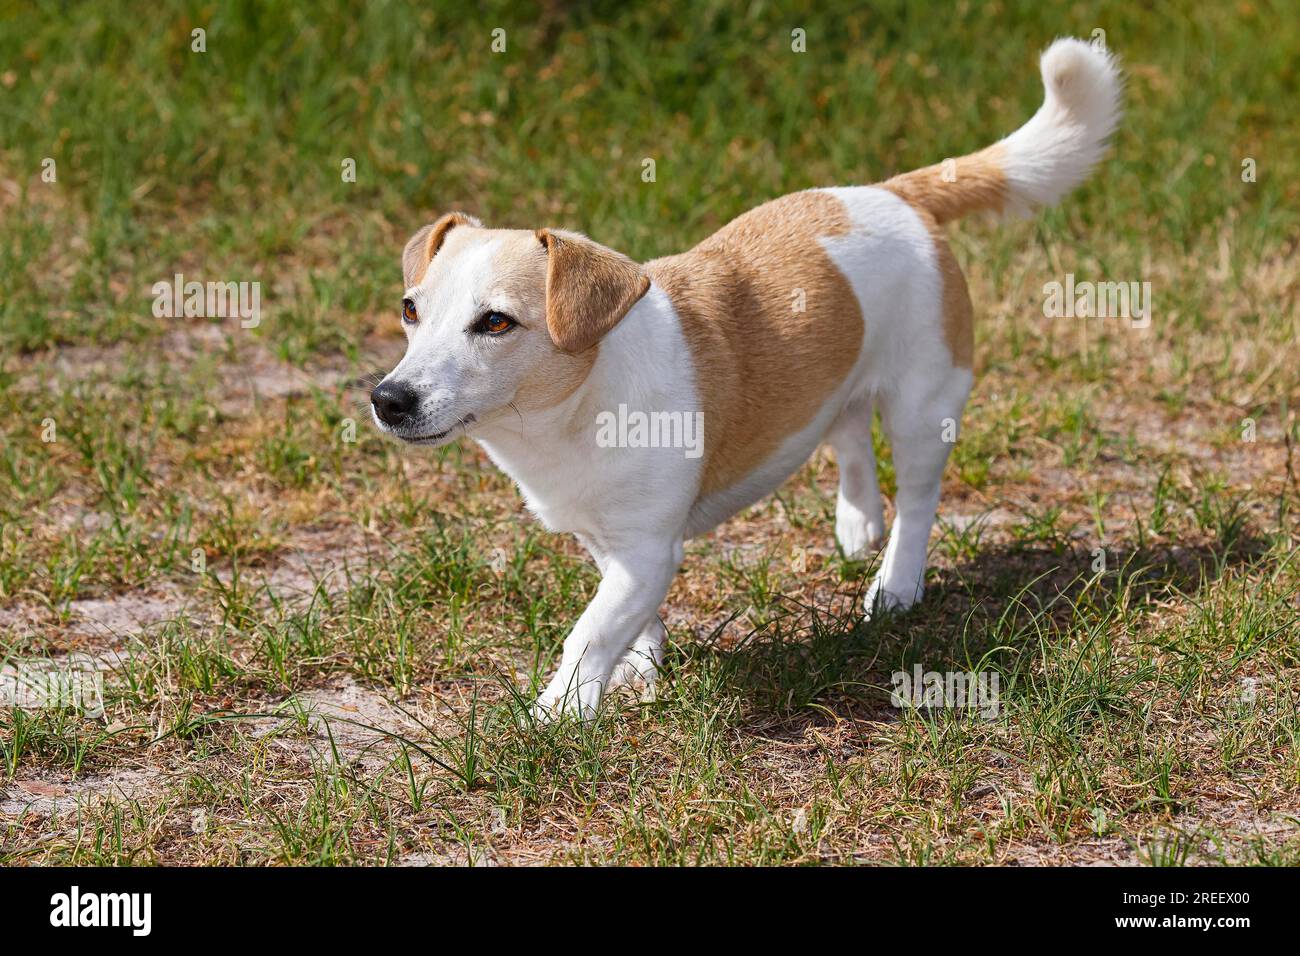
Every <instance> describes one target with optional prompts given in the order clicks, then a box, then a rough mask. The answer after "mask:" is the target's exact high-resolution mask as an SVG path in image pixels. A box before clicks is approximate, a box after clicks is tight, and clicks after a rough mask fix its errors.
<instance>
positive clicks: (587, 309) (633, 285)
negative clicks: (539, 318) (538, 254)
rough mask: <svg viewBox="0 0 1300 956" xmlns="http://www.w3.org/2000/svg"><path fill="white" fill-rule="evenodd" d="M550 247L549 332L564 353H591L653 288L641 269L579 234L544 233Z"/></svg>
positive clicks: (542, 239)
mask: <svg viewBox="0 0 1300 956" xmlns="http://www.w3.org/2000/svg"><path fill="white" fill-rule="evenodd" d="M537 239H538V241H539V242H541V244H542V245H543V246H545V247H546V255H547V260H548V261H547V263H546V328H547V330H548V331H549V332H550V333H551V341H553V342H554V343H555V344H556V346H557V347H558V348H559V349H560V350H561V351H564V352H582V351H585V350H586V349H589V348H591V347H592V346H593V345H595V344H596V343H597V342H599V341H600V340H601V338H603V337H604V335H605V334H606V333H607V332H608V331H609V330H610V329H612V328H613V327H614V326H616V325H618V323H619V320H620V319H622V318H623V316H625V315H627V312H628V310H629V309H630V308H632V306H634V305H636V303H637V300H638V299H640V298H641V296H643V295H645V294H646V290H647V289H649V288H650V279H649V277H648V276H646V274H645V273H644V272H642V271H641V267H640V266H638V265H637V264H636V263H635V262H633V261H632V260H631V259H629V258H628V257H627V256H625V255H623V254H622V253H621V252H615V251H614V250H613V249H608V248H606V247H605V246H602V245H600V244H599V243H596V242H592V241H591V240H590V239H588V238H587V237H586V236H584V235H582V234H580V233H576V232H563V231H561V230H558V229H539V230H537Z"/></svg>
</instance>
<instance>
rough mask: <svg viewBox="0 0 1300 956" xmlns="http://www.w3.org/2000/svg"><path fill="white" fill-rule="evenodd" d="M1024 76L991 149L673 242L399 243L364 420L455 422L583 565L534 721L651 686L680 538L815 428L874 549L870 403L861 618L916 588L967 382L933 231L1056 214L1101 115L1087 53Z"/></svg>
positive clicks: (1103, 127)
mask: <svg viewBox="0 0 1300 956" xmlns="http://www.w3.org/2000/svg"><path fill="white" fill-rule="evenodd" d="M1040 66H1041V72H1042V79H1043V85H1044V87H1045V98H1044V102H1043V105H1042V106H1041V108H1040V109H1039V110H1038V112H1037V113H1035V114H1034V116H1033V117H1032V118H1031V119H1030V120H1029V121H1028V122H1027V123H1026V124H1025V125H1024V126H1022V127H1020V128H1019V129H1018V130H1016V131H1015V132H1014V133H1012V134H1011V135H1009V136H1007V137H1006V138H1005V139H1003V140H1001V141H1000V142H998V143H995V144H994V145H992V146H989V147H988V148H986V149H983V150H980V151H979V152H976V153H972V154H970V155H967V156H962V157H960V158H957V159H949V160H945V161H943V162H942V163H939V164H937V165H934V166H929V167H926V168H923V169H918V170H915V171H913V172H909V173H905V174H902V175H898V176H895V177H894V178H892V179H889V180H886V181H884V182H881V183H879V184H877V185H874V186H850V187H842V188H825V189H810V190H806V191H804V192H798V193H792V194H790V195H787V196H784V197H781V198H779V199H775V200H772V201H770V202H767V203H765V204H763V205H761V206H758V207H757V208H755V209H752V210H750V211H749V212H747V213H745V214H743V215H741V216H740V217H739V218H737V219H735V220H733V221H732V222H731V223H729V224H728V225H726V226H724V227H723V228H722V229H720V230H719V231H718V232H716V233H714V234H713V235H712V236H710V237H709V238H707V239H705V240H704V241H703V242H701V243H700V244H699V245H698V246H696V247H695V248H693V249H691V250H690V251H688V252H684V253H681V254H679V255H672V256H668V257H665V258H662V259H656V260H654V261H652V262H647V263H645V264H638V263H637V262H634V261H633V260H632V259H630V258H629V257H627V256H626V255H623V254H622V253H619V252H616V251H614V250H613V249H610V248H607V247H605V246H602V245H600V244H599V243H597V242H595V241H593V240H591V239H589V238H587V237H586V236H584V235H581V234H579V233H576V232H568V231H564V230H561V229H552V228H544V229H539V230H536V231H534V230H531V229H491V228H485V227H484V226H483V225H482V224H481V223H480V222H479V221H478V220H477V219H475V218H473V217H472V216H469V215H465V214H463V213H459V212H452V213H448V214H446V215H444V216H442V217H441V218H440V219H438V220H437V221H436V222H433V223H431V224H429V225H426V226H425V227H424V228H422V229H420V230H419V231H418V232H417V233H416V234H415V235H414V236H413V237H412V238H411V240H410V241H409V242H408V243H407V245H406V248H405V250H404V252H403V254H402V270H403V274H404V278H405V284H406V293H405V296H404V297H403V299H402V326H403V328H404V330H405V332H406V338H407V348H406V353H405V355H404V357H403V358H402V360H401V361H400V363H399V364H398V365H397V367H396V368H394V369H393V371H392V372H390V373H389V374H388V375H387V376H386V377H384V379H383V380H382V381H381V382H380V384H379V385H378V386H377V387H376V388H375V389H374V391H373V392H372V394H371V402H372V412H373V417H374V420H375V422H376V424H377V425H378V427H379V429H380V430H381V431H383V432H386V433H388V434H390V435H393V436H396V437H397V438H400V439H401V440H403V441H405V442H407V443H409V444H413V445H427V446H430V447H435V446H439V445H443V444H446V443H448V442H452V441H455V440H456V439H458V438H459V437H460V436H461V435H468V436H469V437H471V438H472V439H474V440H475V441H477V442H478V443H479V444H480V445H481V446H482V447H483V448H484V449H485V450H486V451H487V454H488V455H489V456H490V457H491V459H492V461H493V462H494V463H495V464H496V465H497V466H498V467H499V468H501V469H502V470H503V471H505V472H506V473H507V474H509V475H510V476H511V477H512V478H513V479H514V480H515V482H516V483H517V485H518V487H519V489H520V491H521V492H522V495H523V497H524V499H525V501H526V503H527V506H528V508H529V509H530V510H531V512H532V513H533V514H534V515H535V516H536V517H537V518H538V519H539V520H540V521H541V522H542V523H543V524H544V525H545V526H546V527H547V528H548V529H550V530H551V531H555V532H570V533H572V534H574V535H576V536H577V538H578V539H579V541H580V542H581V543H582V544H583V546H584V547H585V548H586V549H587V551H589V552H590V554H591V556H592V558H593V559H594V560H595V562H596V565H597V566H598V568H599V570H600V574H601V581H600V585H599V587H598V588H597V591H596V594H595V596H594V597H593V598H592V600H591V603H590V604H589V605H588V606H587V608H586V609H585V610H584V611H583V613H582V615H581V616H580V617H579V619H578V621H577V623H576V624H575V625H574V627H573V629H572V631H571V632H570V633H569V635H568V637H567V638H566V639H565V641H564V646H563V651H562V654H561V657H560V662H559V666H558V668H557V669H556V671H555V673H554V676H553V677H552V678H551V680H550V682H549V684H548V685H547V687H546V688H545V690H544V691H543V692H542V693H541V695H540V697H539V698H538V699H537V702H536V704H535V705H534V706H535V708H536V710H537V712H538V713H539V714H542V715H547V716H548V717H549V716H555V715H558V714H561V713H576V714H579V715H582V716H583V717H589V716H591V715H592V714H594V713H595V712H596V708H597V705H598V704H599V703H600V700H601V698H602V695H603V694H605V693H606V692H608V691H609V690H612V689H613V688H615V687H618V686H623V685H634V686H636V687H637V688H639V689H642V690H645V689H650V690H652V689H653V682H654V680H655V677H656V675H657V673H658V670H659V666H660V663H661V660H662V654H663V645H664V641H665V637H666V635H665V632H664V627H663V624H662V622H661V621H660V619H659V617H658V609H659V606H660V605H661V604H662V603H663V601H664V598H665V596H666V594H667V592H668V588H669V585H670V583H671V582H672V580H673V577H674V575H675V574H676V571H677V568H678V566H679V565H680V564H681V561H682V555H683V541H684V540H685V539H686V538H689V537H692V536H694V535H699V534H702V533H704V532H706V531H709V530H710V529H712V528H714V527H715V526H716V525H718V524H719V523H720V522H722V521H724V520H726V519H727V518H728V517H730V516H732V515H734V514H736V513H737V512H738V511H740V510H741V509H743V508H745V507H747V506H749V505H751V504H753V503H754V502H756V501H758V500H759V499H761V498H763V497H764V496H765V495H767V494H769V493H770V492H772V491H773V490H775V489H776V488H777V487H779V486H780V485H781V483H782V482H784V481H785V480H786V479H787V478H788V477H789V476H790V475H791V474H793V473H794V472H795V471H796V470H797V469H798V468H799V467H800V466H801V465H802V464H803V463H804V462H805V461H806V460H807V459H808V457H809V455H811V454H812V453H813V452H814V451H815V450H816V449H817V448H818V446H819V445H820V444H821V443H822V442H823V441H825V442H827V443H829V444H830V446H831V448H832V449H833V451H834V454H835V458H836V461H837V464H838V467H839V494H838V498H837V502H836V514H835V537H836V540H837V542H838V544H839V547H840V548H841V549H842V550H843V552H844V554H845V555H846V556H848V557H859V556H861V555H863V554H864V553H866V552H867V551H868V550H869V549H871V548H874V547H878V546H879V545H880V544H881V542H882V541H883V539H884V538H885V521H884V511H883V508H882V503H881V496H880V490H879V486H878V484H877V478H876V463H875V458H874V453H873V450H872V438H871V422H872V416H873V413H874V412H875V411H879V413H880V416H881V422H882V425H883V428H884V432H885V435H886V437H887V438H888V440H889V442H890V445H891V447H892V450H893V458H894V467H895V472H896V476H897V496H896V501H895V505H896V508H895V512H896V514H895V519H894V524H893V529H892V533H891V534H890V535H889V538H888V543H887V544H886V545H885V550H884V555H883V558H882V560H881V563H880V567H879V572H878V573H877V574H876V575H875V577H874V579H873V581H872V583H871V584H870V586H869V590H868V591H867V594H866V606H865V612H866V613H867V614H872V613H876V612H881V611H901V610H905V609H907V608H909V607H911V606H912V605H913V604H914V603H915V602H916V601H917V600H918V599H919V598H920V597H921V594H922V591H923V587H924V579H925V570H926V555H927V546H928V542H929V538H930V530H931V526H932V524H933V522H934V519H935V513H936V510H937V507H938V503H939V486H940V479H941V477H942V474H943V469H944V465H945V463H946V462H947V459H948V453H949V451H950V449H951V447H952V442H953V440H954V438H955V434H956V428H957V423H958V422H960V420H961V415H962V409H963V406H964V405H965V403H966V398H967V395H968V393H969V392H970V389H971V385H972V381H973V377H972V354H971V353H972V336H971V314H972V310H971V302H970V296H969V294H968V293H967V289H966V282H965V279H964V278H963V276H962V273H961V270H960V268H959V267H958V265H957V262H956V260H955V258H954V257H953V254H952V252H951V250H950V249H949V246H948V243H947V241H946V240H945V238H944V233H943V231H942V227H943V225H944V224H945V223H948V222H951V221H953V220H955V219H957V218H959V217H961V216H964V215H966V214H968V213H973V212H977V211H981V210H987V211H992V212H995V213H1003V214H1008V213H1009V214H1016V215H1024V214H1027V213H1029V212H1030V211H1031V210H1033V209H1034V208H1036V207H1041V206H1049V205H1052V204H1054V203H1056V202H1057V201H1058V200H1060V199H1061V197H1062V196H1063V195H1064V194H1065V193H1066V192H1068V191H1069V190H1071V189H1073V188H1074V187H1076V186H1077V185H1079V184H1080V183H1081V182H1082V181H1083V180H1084V179H1085V178H1086V177H1087V175H1088V173H1089V172H1090V170H1091V169H1092V167H1093V166H1095V165H1096V163H1097V162H1098V161H1099V160H1100V159H1101V158H1102V156H1103V154H1104V153H1105V151H1106V148H1107V143H1108V140H1109V138H1110V136H1111V134H1112V133H1113V132H1114V130H1115V128H1116V126H1117V125H1118V122H1119V117H1120V96H1121V80H1120V74H1119V71H1118V68H1117V66H1116V64H1115V62H1114V60H1113V58H1112V57H1111V55H1110V54H1109V53H1107V52H1106V51H1105V50H1103V49H1099V48H1095V47H1093V46H1091V45H1089V44H1087V43H1084V42H1083V41H1080V40H1074V39H1060V40H1057V41H1056V42H1054V43H1053V44H1052V45H1051V46H1050V47H1048V49H1047V50H1046V51H1045V52H1044V53H1043V55H1042V58H1041V62H1040ZM612 416H617V421H618V422H619V424H618V426H617V427H610V426H611V425H612V424H613V421H614V419H613V418H612ZM629 422H630V423H631V425H629V424H628V423H629ZM692 422H699V423H702V425H703V429H702V436H700V435H698V434H697V435H696V437H697V438H698V437H702V440H700V441H698V442H696V441H688V440H687V437H688V436H687V432H688V431H693V429H689V428H687V427H686V425H687V424H688V423H692ZM647 423H649V424H648V425H647ZM683 446H685V447H683Z"/></svg>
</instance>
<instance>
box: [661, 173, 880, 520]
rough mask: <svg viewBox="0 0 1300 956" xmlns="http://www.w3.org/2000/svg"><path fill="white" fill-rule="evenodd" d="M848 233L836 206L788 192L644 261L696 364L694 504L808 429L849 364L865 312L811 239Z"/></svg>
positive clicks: (825, 197)
mask: <svg viewBox="0 0 1300 956" xmlns="http://www.w3.org/2000/svg"><path fill="white" fill-rule="evenodd" d="M850 228H851V222H850V219H849V215H848V212H847V211H846V210H845V208H844V204H843V203H842V202H841V201H840V200H839V199H837V198H835V197H834V196H832V195H830V194H828V193H823V192H813V191H808V192H801V193H794V194H792V195H789V196H783V197H781V198H780V199H775V200H773V201H771V202H769V203H765V204H764V205H762V206H759V207H758V208H757V209H752V210H750V211H749V212H747V213H745V214H744V215H742V216H740V217H739V218H737V219H735V220H733V221H732V222H730V223H729V224H727V225H726V226H724V227H723V228H722V229H720V230H719V231H718V232H716V233H714V234H713V235H712V236H710V237H709V238H708V239H706V240H704V241H703V242H702V243H700V244H699V245H698V246H696V247H695V248H694V249H691V250H690V251H689V252H684V253H682V254H680V255H676V256H668V257H666V258H663V259H656V260H655V261H653V262H650V263H647V264H646V266H645V272H646V274H648V275H649V276H650V277H651V278H652V279H653V280H654V281H655V282H656V283H658V285H659V286H660V288H662V289H663V290H664V291H665V292H667V293H668V296H669V297H670V298H671V299H672V302H673V305H674V306H675V307H676V309H677V312H678V314H679V315H680V316H681V321H682V329H683V332H684V333H685V336H686V341H687V344H688V346H689V347H690V350H691V355H692V358H693V359H694V362H695V372H696V380H697V388H698V389H699V392H700V396H701V401H702V403H703V411H704V437H705V458H704V478H703V483H702V485H701V488H700V494H701V495H704V494H708V493H710V492H713V491H719V490H721V489H724V488H728V487H731V486H732V485H734V484H736V483H737V482H739V481H740V480H741V479H743V478H744V477H745V476H746V475H748V474H749V473H750V472H752V471H753V470H754V469H755V468H757V467H758V466H759V465H760V464H762V463H763V462H764V461H765V460H766V459H767V458H769V457H770V456H771V455H772V454H773V453H774V452H775V451H776V450H777V449H778V447H780V445H781V443H782V442H783V441H784V440H785V439H786V438H788V437H790V436H791V435H793V434H795V433H796V432H798V431H799V430H800V429H802V428H804V427H805V426H806V425H808V424H809V422H811V421H812V419H813V417H814V416H815V415H816V413H817V411H818V410H819V409H820V408H821V406H822V405H823V404H824V403H825V401H826V399H827V398H829V397H830V395H831V393H832V392H834V390H835V389H836V388H837V387H839V385H840V384H841V383H842V382H843V381H844V378H845V376H847V375H848V373H849V371H850V370H851V369H852V368H853V365H854V363H855V362H856V361H857V358H858V351H859V348H860V346H861V343H862V336H863V325H862V322H863V320H862V311H861V309H860V308H859V306H858V300H857V298H856V296H854V294H853V289H852V287H851V286H850V285H849V281H848V279H846V278H845V276H844V274H843V273H842V272H840V270H839V269H838V268H837V267H836V265H835V263H834V262H833V261H832V260H831V258H830V256H829V255H827V253H826V251H825V250H824V249H823V248H822V245H821V243H820V242H819V240H821V239H826V238H830V237H834V236H842V235H845V234H847V233H848V232H849V229H850ZM799 290H802V294H803V300H804V301H803V304H804V306H805V311H802V312H800V311H796V309H795V306H796V304H798V303H797V301H796V296H797V295H798V292H799Z"/></svg>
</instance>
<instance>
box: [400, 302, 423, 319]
mask: <svg viewBox="0 0 1300 956" xmlns="http://www.w3.org/2000/svg"><path fill="white" fill-rule="evenodd" d="M419 320H420V316H419V314H418V313H417V312H416V311H415V303H414V302H412V301H411V300H410V299H403V300H402V321H403V322H409V323H411V324H412V325H414V324H415V323H416V322H418V321H419Z"/></svg>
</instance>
